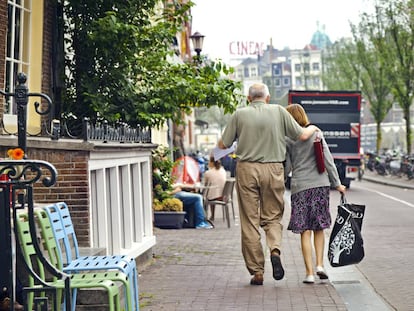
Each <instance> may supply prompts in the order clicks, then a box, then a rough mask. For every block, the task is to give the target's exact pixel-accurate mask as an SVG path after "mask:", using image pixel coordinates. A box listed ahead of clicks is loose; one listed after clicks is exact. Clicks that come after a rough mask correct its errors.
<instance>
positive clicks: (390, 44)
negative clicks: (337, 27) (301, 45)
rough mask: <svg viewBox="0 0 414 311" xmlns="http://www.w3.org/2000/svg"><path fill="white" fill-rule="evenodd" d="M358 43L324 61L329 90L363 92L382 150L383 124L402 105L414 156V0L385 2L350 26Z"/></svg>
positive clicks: (338, 47) (339, 49) (342, 47)
mask: <svg viewBox="0 0 414 311" xmlns="http://www.w3.org/2000/svg"><path fill="white" fill-rule="evenodd" d="M351 29H352V34H353V40H352V41H345V40H343V41H341V42H338V43H336V44H335V45H334V47H333V49H331V50H330V51H329V52H328V56H327V58H326V59H325V61H326V63H327V71H326V74H325V75H324V77H323V81H324V83H325V85H327V86H328V89H348V88H349V87H354V88H359V87H360V88H361V90H362V93H363V95H364V97H365V98H366V99H367V100H368V102H369V104H370V112H371V113H372V115H373V117H374V119H375V121H376V123H377V150H379V149H380V147H381V130H380V129H381V123H382V122H383V120H384V118H385V117H386V115H387V113H388V111H389V110H390V108H391V106H392V103H393V102H394V101H397V102H398V103H399V105H400V106H401V108H402V109H403V113H404V119H405V121H406V133H407V137H406V141H407V152H408V153H410V152H411V140H412V138H411V136H412V135H411V126H410V106H411V105H412V103H413V99H414V94H413V89H414V52H413V51H414V10H413V1H405V0H391V1H389V0H386V1H385V0H380V1H378V2H376V7H375V11H374V13H373V14H368V13H364V14H362V15H361V20H360V22H359V23H358V24H357V25H351Z"/></svg>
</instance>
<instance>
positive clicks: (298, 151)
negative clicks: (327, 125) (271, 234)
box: [285, 104, 346, 284]
mask: <svg viewBox="0 0 414 311" xmlns="http://www.w3.org/2000/svg"><path fill="white" fill-rule="evenodd" d="M286 109H287V110H288V111H289V113H290V114H291V115H292V116H293V118H294V119H295V120H296V121H297V122H298V123H299V125H300V126H302V127H307V126H308V125H309V124H310V123H309V120H308V117H307V115H306V112H305V110H304V109H303V107H302V106H301V105H299V104H292V105H289V106H288V107H287V108H286ZM316 135H319V136H320V137H321V140H322V144H323V152H324V160H325V168H326V169H325V172H323V173H321V174H320V173H319V172H318V169H317V166H316V160H315V153H314V147H313V142H314V140H315V138H316ZM286 139H287V145H286V151H287V155H286V167H285V174H288V173H289V172H290V171H292V178H291V185H290V187H291V189H290V191H291V206H292V212H291V217H290V222H289V226H288V230H291V231H292V232H294V233H300V235H301V247H302V255H303V259H304V262H305V268H306V277H305V279H304V280H303V282H304V283H308V284H312V283H314V282H315V276H314V269H313V261H312V242H311V238H312V233H313V244H314V246H315V256H316V274H317V275H318V276H319V278H320V279H328V275H327V274H326V271H325V269H324V267H323V251H324V246H325V235H324V232H323V230H324V229H327V228H329V227H330V225H331V215H330V211H329V189H330V187H333V188H335V189H336V190H338V191H339V192H341V193H344V192H345V189H346V187H345V186H343V185H341V181H340V179H339V175H338V171H337V169H336V166H335V163H334V161H333V158H332V155H331V153H330V151H329V148H328V145H327V144H326V142H325V140H324V139H323V137H322V133H321V132H316V133H314V134H313V137H311V138H310V139H308V140H306V141H296V142H295V141H293V140H291V139H289V138H286Z"/></svg>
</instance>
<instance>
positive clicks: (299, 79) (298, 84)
mask: <svg viewBox="0 0 414 311" xmlns="http://www.w3.org/2000/svg"><path fill="white" fill-rule="evenodd" d="M296 85H297V86H301V85H302V78H301V77H297V78H296Z"/></svg>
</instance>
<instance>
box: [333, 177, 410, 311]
mask: <svg viewBox="0 0 414 311" xmlns="http://www.w3.org/2000/svg"><path fill="white" fill-rule="evenodd" d="M346 198H347V200H348V202H353V203H360V204H365V205H366V211H365V218H364V223H363V226H362V235H363V238H364V247H365V258H364V259H363V260H362V262H361V263H359V264H358V265H355V266H353V268H354V269H356V270H357V271H359V272H360V274H361V275H362V277H363V278H365V280H362V281H366V283H367V284H369V285H370V286H371V287H372V289H373V290H374V291H375V292H377V295H378V296H379V297H381V298H382V299H383V300H384V301H385V302H386V303H388V305H389V306H391V307H392V308H393V309H395V310H399V311H400V310H401V311H402V310H407V311H408V310H414V295H413V294H412V288H413V286H414V270H413V269H412V267H411V264H412V263H413V256H414V230H413V223H414V190H412V189H403V188H399V187H392V186H387V185H381V184H378V183H373V182H369V181H365V180H363V181H353V183H352V185H351V188H350V189H349V190H348V192H347V195H346ZM337 202H339V195H338V194H337V193H333V195H332V198H331V209H332V212H333V213H332V216H333V217H334V214H335V213H334V211H335V210H336V207H335V204H337ZM410 258H411V259H410ZM346 269H347V268H331V270H333V271H334V272H335V273H341V272H343V273H342V275H341V276H340V277H339V278H341V279H345V280H346V279H347V277H346V271H347V270H346ZM341 270H342V271H341ZM331 281H332V282H333V284H334V285H335V280H331ZM338 284H342V285H341V286H342V287H343V286H344V285H343V284H347V282H342V283H341V282H338ZM347 285H348V290H349V289H352V287H353V286H354V287H355V283H354V282H351V281H350V282H349V283H348V284H347ZM335 287H337V290H338V289H341V288H340V286H335ZM340 292H341V291H340ZM345 292H346V291H345ZM346 300H347V299H345V302H346V303H347V301H346ZM349 303H352V302H351V301H350V302H349ZM368 309H369V310H378V308H371V309H370V308H361V309H358V308H357V307H355V308H351V307H350V308H349V310H368ZM391 310H392V309H391Z"/></svg>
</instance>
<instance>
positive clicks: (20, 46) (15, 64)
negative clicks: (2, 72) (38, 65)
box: [4, 0, 31, 114]
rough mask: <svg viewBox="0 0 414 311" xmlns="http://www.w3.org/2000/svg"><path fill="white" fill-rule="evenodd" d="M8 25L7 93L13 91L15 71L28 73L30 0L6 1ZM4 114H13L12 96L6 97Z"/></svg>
mask: <svg viewBox="0 0 414 311" xmlns="http://www.w3.org/2000/svg"><path fill="white" fill-rule="evenodd" d="M7 9H8V25H7V45H6V49H7V50H6V81H5V82H6V83H5V84H6V85H5V90H6V92H8V93H12V92H14V87H15V84H16V81H17V79H16V78H17V73H19V72H24V73H26V75H29V34H30V13H31V0H9V1H8V8H7ZM4 113H6V114H15V113H16V107H14V105H13V98H12V97H10V98H7V100H6V106H5V111H4Z"/></svg>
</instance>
